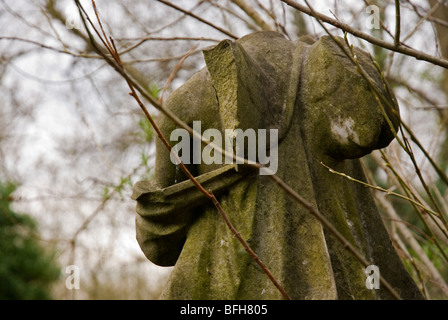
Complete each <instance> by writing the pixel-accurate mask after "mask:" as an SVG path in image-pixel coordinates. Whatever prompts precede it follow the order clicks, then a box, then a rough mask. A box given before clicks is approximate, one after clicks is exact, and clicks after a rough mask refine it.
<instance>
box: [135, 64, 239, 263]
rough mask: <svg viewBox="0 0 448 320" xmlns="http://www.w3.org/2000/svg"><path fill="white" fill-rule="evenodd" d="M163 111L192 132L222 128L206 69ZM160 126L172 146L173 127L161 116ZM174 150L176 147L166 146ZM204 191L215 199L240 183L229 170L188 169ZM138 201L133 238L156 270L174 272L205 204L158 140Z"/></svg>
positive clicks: (233, 168)
mask: <svg viewBox="0 0 448 320" xmlns="http://www.w3.org/2000/svg"><path fill="white" fill-rule="evenodd" d="M165 107H167V108H168V109H170V110H171V111H172V112H173V113H174V114H176V115H177V116H178V117H179V118H180V119H182V120H183V121H185V122H186V123H187V124H188V125H190V126H192V121H194V120H199V121H201V123H202V129H207V128H218V129H220V128H221V123H220V121H221V120H220V117H219V110H218V106H217V102H216V93H215V91H214V89H213V87H212V85H211V82H210V78H209V74H208V72H207V70H206V69H202V70H201V71H199V72H198V73H196V74H195V75H194V76H193V77H192V78H191V79H190V80H189V81H187V82H186V83H185V84H184V85H183V86H182V87H181V88H179V89H178V90H177V91H176V92H175V93H174V94H172V95H171V96H170V97H169V98H168V100H167V101H166V104H165ZM157 122H158V125H159V128H160V130H161V131H162V133H163V135H164V136H165V138H166V139H167V140H168V141H170V135H171V132H172V131H173V130H174V129H176V128H177V127H176V125H175V123H174V122H173V121H172V120H171V119H169V118H167V117H165V116H161V117H160V118H159V119H158V121H157ZM170 143H171V145H172V146H173V145H174V144H176V143H177V142H176V141H175V142H170ZM187 167H188V169H189V170H190V172H191V173H192V174H193V175H194V176H197V180H198V181H199V182H200V183H201V184H203V186H204V188H206V190H213V192H214V193H215V194H218V193H219V192H220V191H222V190H224V189H226V188H228V187H229V186H230V185H231V184H232V183H234V182H235V181H237V180H238V179H240V178H241V177H242V175H241V174H240V173H237V171H236V166H233V165H227V166H222V165H214V164H213V165H207V166H206V165H201V164H198V165H194V164H190V165H187ZM132 198H133V199H134V200H137V210H136V211H137V216H136V236H137V241H138V243H139V244H140V247H141V249H142V251H143V252H144V253H145V255H146V256H147V258H148V259H149V260H151V261H152V262H154V263H155V264H157V265H161V266H172V265H174V264H175V263H176V261H177V258H178V256H179V254H180V252H181V251H182V248H183V245H184V242H185V240H186V237H187V233H188V230H189V227H190V225H191V223H193V221H194V220H195V219H196V218H197V217H198V216H199V215H200V213H201V211H202V210H201V205H203V204H205V203H207V201H209V200H208V199H207V198H206V197H205V196H204V195H203V194H202V193H201V192H200V191H199V190H197V188H196V187H195V186H194V185H193V183H192V182H191V181H190V180H186V177H185V176H184V175H183V173H182V171H181V170H180V168H179V167H178V166H176V165H175V164H173V163H172V162H171V160H170V152H169V151H168V149H167V148H166V146H165V145H164V144H163V143H162V142H161V141H160V139H157V141H156V163H155V173H154V179H153V180H151V181H141V182H138V183H136V185H135V186H134V192H133V195H132Z"/></svg>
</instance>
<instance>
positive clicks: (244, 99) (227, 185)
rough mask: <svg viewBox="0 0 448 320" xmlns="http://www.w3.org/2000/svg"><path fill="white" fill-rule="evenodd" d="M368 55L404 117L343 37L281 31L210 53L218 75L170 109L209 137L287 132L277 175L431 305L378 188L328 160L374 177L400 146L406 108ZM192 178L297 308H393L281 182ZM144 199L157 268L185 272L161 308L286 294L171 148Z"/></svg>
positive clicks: (145, 233) (205, 74) (394, 281)
mask: <svg viewBox="0 0 448 320" xmlns="http://www.w3.org/2000/svg"><path fill="white" fill-rule="evenodd" d="M340 40H341V43H343V42H344V41H343V39H340ZM354 50H355V54H356V57H357V59H358V61H359V63H360V65H361V66H362V68H363V69H364V70H365V72H366V74H367V75H368V77H369V79H370V81H371V83H372V84H373V85H374V86H375V87H376V88H377V90H379V92H381V93H382V94H383V95H384V96H385V97H386V98H387V99H388V100H389V102H390V103H391V104H392V105H393V106H395V109H394V110H390V108H389V109H388V108H387V107H386V105H385V104H383V105H384V108H385V112H386V113H383V111H382V109H381V108H380V107H379V105H378V102H377V100H376V99H375V96H374V94H373V93H372V90H371V87H370V86H369V85H368V82H367V81H366V80H365V78H363V77H362V76H361V75H360V73H359V72H358V70H357V68H356V66H355V65H354V64H353V63H352V62H351V61H350V60H349V59H348V58H347V56H346V55H345V54H344V53H343V51H342V50H341V48H340V47H338V45H337V44H336V43H335V42H334V41H333V39H331V38H330V37H322V38H321V39H319V40H318V41H315V42H314V41H311V40H303V41H301V40H299V41H289V40H287V39H285V38H284V37H283V36H282V35H280V34H278V33H275V32H256V33H253V34H250V35H248V36H245V37H243V38H241V39H239V40H237V41H235V42H232V41H228V40H225V41H222V42H221V43H219V44H218V45H217V46H216V47H214V48H212V49H210V50H206V51H204V56H205V61H206V65H207V66H206V68H204V69H202V70H200V71H199V72H197V73H196V74H195V75H194V76H193V77H192V78H191V79H190V80H188V81H187V82H186V83H185V84H184V85H183V86H182V87H180V88H179V89H178V90H176V91H175V92H174V93H173V94H172V95H171V96H170V97H169V99H168V100H167V101H166V105H165V106H166V107H167V108H169V109H170V110H171V111H173V112H174V113H175V114H176V115H177V116H178V117H179V118H181V119H182V120H184V121H185V122H186V123H187V124H190V125H192V124H193V121H201V130H202V131H204V130H206V129H210V128H214V129H218V130H220V131H221V132H224V130H225V129H236V128H241V129H242V130H246V129H248V128H253V129H255V130H257V129H278V144H276V145H269V146H268V147H269V148H271V152H272V149H273V148H275V151H276V152H277V154H278V170H277V172H276V174H277V175H278V176H279V177H280V178H281V179H283V180H284V181H285V182H287V183H288V185H289V186H290V187H291V188H293V189H294V190H295V191H297V192H298V193H299V194H300V195H302V196H303V197H304V198H306V199H307V200H308V201H309V202H311V203H313V204H314V205H315V207H316V208H318V210H319V211H320V212H321V213H322V214H323V215H324V216H325V217H326V218H327V219H329V220H330V221H331V223H332V224H333V225H334V226H335V227H336V228H337V229H338V230H339V231H340V232H341V233H342V234H343V235H344V237H345V238H346V239H347V240H348V241H350V242H351V243H352V244H353V245H354V246H356V247H357V248H358V250H359V251H360V252H361V253H362V254H363V255H364V256H365V258H366V260H368V261H371V262H372V264H374V265H376V266H377V267H378V268H379V271H380V274H381V276H383V277H385V279H387V281H389V283H391V285H392V286H393V287H394V288H395V290H396V291H397V292H398V293H399V294H400V295H401V297H402V298H405V299H416V298H422V296H421V294H420V292H419V290H418V289H417V287H416V285H415V283H414V282H413V280H412V278H411V277H410V275H409V274H408V272H407V271H406V269H405V268H404V266H403V264H402V263H401V261H400V259H399V257H398V255H397V253H396V252H395V250H394V248H393V247H392V244H391V241H390V239H389V236H388V234H387V231H386V229H385V227H384V225H383V223H382V221H381V218H380V216H379V213H378V210H377V208H376V206H375V203H374V200H373V198H372V195H371V190H370V189H369V188H366V187H364V186H362V185H360V184H357V183H354V182H351V181H349V180H348V179H345V178H344V177H341V176H339V175H335V174H332V173H330V172H329V170H328V169H327V168H325V167H324V166H322V164H321V162H322V163H324V164H326V165H327V166H329V167H331V168H332V169H334V170H336V171H339V172H343V173H346V174H348V175H350V176H352V177H355V178H357V179H360V180H365V177H364V173H363V170H362V168H361V165H360V162H359V160H358V159H357V158H359V157H362V156H364V155H366V154H368V153H369V152H371V151H372V150H374V149H378V148H383V147H385V146H387V145H388V144H389V143H390V141H391V140H392V139H393V138H394V136H393V134H392V130H391V128H390V123H392V124H393V126H395V127H396V126H397V124H398V106H397V104H396V101H395V98H394V97H393V94H392V93H391V91H390V90H389V89H388V88H387V86H386V85H385V84H384V82H383V81H382V80H381V76H380V74H379V72H378V70H377V69H376V68H375V66H374V64H373V62H372V59H371V57H370V56H369V55H368V54H367V53H365V52H363V51H361V50H359V49H354ZM386 118H389V119H390V122H389V123H388V121H387V120H386ZM159 125H160V128H161V130H162V132H163V133H164V135H165V136H166V137H167V139H169V138H170V134H171V133H172V132H173V130H174V129H176V126H175V124H174V123H173V122H172V121H171V120H170V119H169V118H167V117H161V118H160V119H159ZM176 143H177V141H172V144H173V145H175V144H176ZM204 147H205V146H204V145H202V149H203V148H204ZM199 151H200V150H199ZM194 152H195V151H194V150H192V153H193V154H194ZM189 168H190V169H191V171H192V173H194V175H196V176H197V179H198V181H199V182H200V183H201V184H203V186H204V187H205V188H206V189H207V190H208V189H211V190H213V192H214V194H215V195H216V196H217V198H218V200H219V202H220V204H221V206H222V207H223V209H224V210H225V212H226V213H227V214H228V216H229V218H230V220H231V221H232V222H233V224H234V225H235V227H236V229H237V230H238V231H239V232H240V233H241V235H242V236H243V238H244V239H245V240H246V241H247V242H248V244H249V245H250V246H251V248H252V249H253V250H254V251H255V252H256V253H257V254H258V256H259V257H260V259H261V260H262V261H263V262H264V263H265V264H266V265H267V267H268V268H269V269H270V270H271V271H272V273H273V274H274V276H275V277H276V278H277V279H278V280H279V282H280V283H281V284H282V286H283V287H284V288H285V290H286V291H287V292H288V294H289V295H290V296H291V298H293V299H389V298H391V296H390V294H389V293H388V291H387V290H386V289H385V288H383V287H380V289H377V290H375V289H368V288H367V287H366V278H367V276H366V273H365V268H364V267H363V266H362V265H361V264H360V263H359V262H358V261H357V260H356V258H354V257H353V255H352V254H351V253H350V252H348V251H347V250H346V249H345V248H344V247H343V245H341V244H340V243H339V242H338V241H336V240H335V238H333V236H332V235H331V234H330V233H329V232H328V231H327V230H325V229H324V228H323V227H322V226H321V224H320V223H319V222H318V221H317V220H316V219H315V218H314V217H313V216H312V215H310V214H309V213H308V212H307V210H306V209H304V208H303V207H302V206H301V205H300V204H298V203H297V202H295V201H294V200H293V199H292V198H291V197H290V196H288V195H287V194H286V193H285V192H284V191H283V190H282V189H281V188H280V187H279V186H278V185H276V184H275V183H274V182H273V181H272V180H271V179H270V178H269V177H268V176H267V175H260V174H259V172H258V170H255V169H253V170H250V169H247V168H243V167H242V166H238V165H235V164H217V163H212V164H205V163H200V164H192V165H189ZM133 198H134V199H135V200H137V219H136V224H137V239H138V242H139V244H140V246H141V248H142V250H143V252H144V253H145V255H146V256H147V257H148V259H149V260H151V261H152V262H154V263H155V264H157V265H161V266H173V265H175V267H174V270H173V272H172V274H171V275H170V278H169V280H168V283H167V284H166V287H165V288H164V291H163V293H162V297H161V298H163V299H281V298H282V295H281V294H280V292H279V291H278V290H277V289H276V288H275V286H274V285H273V284H272V283H271V281H270V280H269V278H268V277H267V276H266V275H265V274H264V273H263V271H262V270H261V268H260V267H259V266H258V265H257V264H256V263H255V262H254V261H253V260H252V258H251V257H250V256H249V255H248V254H247V252H246V251H245V250H244V248H243V246H242V245H241V244H240V243H239V242H238V241H237V239H236V238H235V237H234V236H233V235H232V233H231V232H230V231H229V229H228V227H227V226H226V225H225V223H224V221H223V219H222V217H221V216H220V215H219V213H218V212H217V210H216V209H215V207H214V206H213V204H212V203H211V202H210V201H209V200H207V199H206V198H205V196H203V195H202V194H201V193H200V192H199V191H198V190H197V189H196V188H195V187H194V186H193V184H192V183H191V181H189V180H185V177H184V176H183V175H182V173H181V172H180V171H179V169H178V168H177V166H176V165H175V164H173V162H172V161H171V159H170V155H169V152H168V151H167V150H166V148H165V146H163V145H162V143H161V142H157V156H156V165H155V176H154V180H153V181H141V182H138V183H137V184H136V185H135V187H134V194H133Z"/></svg>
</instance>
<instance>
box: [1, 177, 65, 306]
mask: <svg viewBox="0 0 448 320" xmlns="http://www.w3.org/2000/svg"><path fill="white" fill-rule="evenodd" d="M14 189H15V186H14V185H13V184H10V183H6V184H2V183H0V239H1V241H0V299H2V300H5V299H14V300H22V299H23V300H32V299H38V300H44V299H51V294H50V285H51V284H52V283H53V282H54V281H55V280H57V279H58V278H59V276H60V269H59V267H58V266H57V264H56V263H55V259H54V255H53V254H51V253H49V252H48V251H47V250H46V249H45V248H44V247H42V245H41V244H40V242H39V240H38V230H37V225H36V223H35V221H34V220H33V219H32V218H31V217H30V216H28V215H26V214H18V213H16V212H14V211H13V210H11V208H10V202H11V200H12V197H11V194H12V192H13V191H14Z"/></svg>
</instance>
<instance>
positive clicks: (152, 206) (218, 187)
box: [132, 164, 251, 266]
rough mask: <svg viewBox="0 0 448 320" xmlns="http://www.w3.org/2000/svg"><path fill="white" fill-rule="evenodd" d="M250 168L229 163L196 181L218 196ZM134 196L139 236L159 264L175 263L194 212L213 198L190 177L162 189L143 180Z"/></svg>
mask: <svg viewBox="0 0 448 320" xmlns="http://www.w3.org/2000/svg"><path fill="white" fill-rule="evenodd" d="M250 171H251V170H250V169H245V170H242V169H241V166H240V168H239V169H238V165H236V164H230V165H226V166H223V167H221V168H218V169H216V170H213V171H210V172H207V173H204V174H202V175H199V176H197V177H196V180H197V181H198V182H199V183H200V184H201V185H202V186H203V187H204V189H205V190H207V191H209V190H212V191H213V193H214V194H216V195H218V194H220V193H221V192H222V191H224V190H227V189H228V188H229V187H230V186H231V185H232V184H233V183H235V182H236V181H238V180H240V179H241V178H243V177H244V176H245V175H246V174H247V173H248V172H250ZM132 198H133V199H134V200H137V214H138V215H137V218H136V223H137V239H138V240H139V242H140V245H141V246H142V248H143V251H144V253H145V255H146V256H147V257H148V259H150V260H151V261H152V262H154V263H156V264H158V265H162V266H170V265H174V264H175V262H176V260H177V258H178V256H179V254H180V252H181V250H182V246H183V244H184V242H185V239H186V234H187V232H188V227H189V225H190V224H191V223H192V221H194V219H195V214H194V213H195V212H196V211H198V210H197V208H198V207H200V206H201V205H203V204H205V203H207V201H210V200H208V199H207V197H206V196H205V195H204V194H203V193H202V192H201V191H200V190H199V189H198V188H197V187H196V186H195V185H194V184H193V182H192V181H191V180H186V181H182V182H180V183H177V184H174V185H172V186H169V187H166V188H159V187H157V186H155V184H154V182H152V181H140V182H137V183H136V184H135V186H134V192H133V194H132ZM198 213H199V212H198Z"/></svg>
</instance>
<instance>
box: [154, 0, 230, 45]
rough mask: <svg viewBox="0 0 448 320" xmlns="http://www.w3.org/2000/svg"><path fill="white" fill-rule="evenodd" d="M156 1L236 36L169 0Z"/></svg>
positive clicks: (226, 33)
mask: <svg viewBox="0 0 448 320" xmlns="http://www.w3.org/2000/svg"><path fill="white" fill-rule="evenodd" d="M157 1H158V2H160V3H163V4H164V5H167V6H169V7H171V8H173V9H176V10H177V11H180V12H182V13H185V14H186V15H189V16H190V17H193V18H195V19H196V20H198V21H200V22H202V23H205V24H206V25H208V26H210V27H212V28H214V29H216V30H218V31H219V32H221V33H224V34H225V35H227V36H229V37H230V38H233V39H237V38H238V37H237V36H235V35H233V34H232V33H231V32H229V31H227V30H225V29H223V28H221V27H218V26H217V25H215V24H214V23H211V22H210V21H207V20H205V19H203V18H201V17H199V16H198V15H196V14H194V13H193V12H190V11H188V10H185V9H182V8H181V7H179V6H176V5H175V4H173V3H171V2H169V1H165V0H157Z"/></svg>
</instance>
